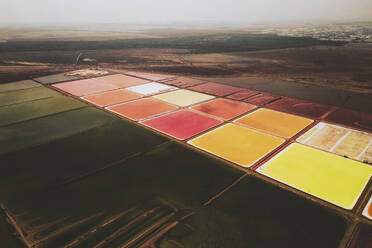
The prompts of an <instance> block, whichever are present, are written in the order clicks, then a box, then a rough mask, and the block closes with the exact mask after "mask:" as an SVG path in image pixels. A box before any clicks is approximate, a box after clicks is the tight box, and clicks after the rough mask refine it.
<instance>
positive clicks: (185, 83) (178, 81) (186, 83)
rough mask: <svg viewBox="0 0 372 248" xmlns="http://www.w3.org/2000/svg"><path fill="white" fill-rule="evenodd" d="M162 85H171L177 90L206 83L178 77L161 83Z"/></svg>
mask: <svg viewBox="0 0 372 248" xmlns="http://www.w3.org/2000/svg"><path fill="white" fill-rule="evenodd" d="M163 83H165V84H168V85H173V86H176V87H178V88H187V87H192V86H196V85H199V84H204V83H206V82H205V81H202V80H199V79H194V78H188V77H178V78H175V79H170V80H167V81H163Z"/></svg>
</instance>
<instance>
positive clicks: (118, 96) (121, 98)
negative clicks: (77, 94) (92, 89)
mask: <svg viewBox="0 0 372 248" xmlns="http://www.w3.org/2000/svg"><path fill="white" fill-rule="evenodd" d="M142 96H143V95H141V94H138V93H135V92H132V91H129V90H125V89H119V90H113V91H107V92H104V93H99V94H94V95H89V96H85V97H82V99H84V100H86V101H88V102H90V103H93V104H95V105H97V106H100V107H106V106H109V105H114V104H118V103H122V102H127V101H131V100H135V99H138V98H141V97H142Z"/></svg>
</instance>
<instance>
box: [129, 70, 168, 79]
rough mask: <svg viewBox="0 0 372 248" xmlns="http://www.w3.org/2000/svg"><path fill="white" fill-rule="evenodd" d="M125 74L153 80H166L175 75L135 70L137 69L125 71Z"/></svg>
mask: <svg viewBox="0 0 372 248" xmlns="http://www.w3.org/2000/svg"><path fill="white" fill-rule="evenodd" d="M125 74H128V75H130V76H134V77H139V78H144V79H148V80H151V81H160V80H165V79H170V78H174V77H175V76H173V75H167V74H154V73H148V72H135V71H129V72H125Z"/></svg>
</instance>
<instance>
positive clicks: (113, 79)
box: [94, 74, 149, 88]
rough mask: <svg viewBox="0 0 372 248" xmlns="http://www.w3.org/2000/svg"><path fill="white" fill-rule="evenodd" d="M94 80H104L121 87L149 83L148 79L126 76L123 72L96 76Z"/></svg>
mask: <svg viewBox="0 0 372 248" xmlns="http://www.w3.org/2000/svg"><path fill="white" fill-rule="evenodd" d="M94 80H97V81H102V82H104V83H108V84H112V85H114V86H117V87H119V88H128V87H131V86H136V85H139V84H145V83H149V81H148V80H144V79H140V78H136V77H131V76H126V75H123V74H115V75H109V76H104V77H99V78H95V79H94Z"/></svg>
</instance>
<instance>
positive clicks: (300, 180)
mask: <svg viewBox="0 0 372 248" xmlns="http://www.w3.org/2000/svg"><path fill="white" fill-rule="evenodd" d="M257 171H258V172H259V173H261V174H263V175H266V176H268V177H271V178H273V179H275V180H277V181H280V182H282V183H284V184H287V185H289V186H292V187H294V188H296V189H299V190H301V191H304V192H306V193H308V194H311V195H313V196H316V197H318V198H320V199H323V200H325V201H328V202H331V203H333V204H335V205H337V206H340V207H342V208H345V209H352V208H353V207H354V205H355V203H356V202H357V200H358V198H359V196H360V195H361V193H362V191H363V189H364V188H365V187H366V185H367V183H368V181H369V179H370V177H371V175H372V167H371V166H369V165H367V164H364V163H360V162H357V161H354V160H350V159H346V158H343V157H340V156H337V155H334V154H331V153H328V152H324V151H320V150H317V149H313V148H311V147H307V146H304V145H300V144H292V145H290V146H289V147H287V148H286V149H284V150H283V151H282V152H280V153H279V154H278V155H276V156H275V157H274V158H273V159H271V160H269V161H268V162H267V163H265V164H264V165H262V166H261V167H259V168H258V169H257Z"/></svg>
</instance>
